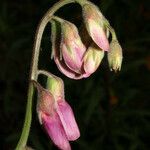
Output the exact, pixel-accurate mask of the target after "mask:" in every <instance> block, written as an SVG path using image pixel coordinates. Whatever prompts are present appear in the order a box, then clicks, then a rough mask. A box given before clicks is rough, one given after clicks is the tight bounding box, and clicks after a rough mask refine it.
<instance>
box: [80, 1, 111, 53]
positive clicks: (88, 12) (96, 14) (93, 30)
mask: <svg viewBox="0 0 150 150" xmlns="http://www.w3.org/2000/svg"><path fill="white" fill-rule="evenodd" d="M82 8H83V18H84V21H85V24H86V28H87V30H88V32H89V35H90V36H91V38H92V39H93V41H94V42H95V43H96V44H97V45H98V46H99V47H100V48H101V49H102V50H104V51H108V50H109V42H108V39H107V36H106V33H105V32H106V29H105V25H104V17H103V14H102V13H101V12H100V10H99V9H98V7H97V6H95V5H94V4H93V3H87V4H84V5H83V7H82Z"/></svg>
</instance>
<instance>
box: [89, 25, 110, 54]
mask: <svg viewBox="0 0 150 150" xmlns="http://www.w3.org/2000/svg"><path fill="white" fill-rule="evenodd" d="M91 36H92V39H93V41H94V42H95V43H96V44H97V45H98V46H99V47H100V48H101V49H102V50H104V51H108V50H109V42H108V39H107V37H106V34H105V32H104V30H103V29H102V28H101V27H99V28H95V29H94V28H93V30H92V33H91Z"/></svg>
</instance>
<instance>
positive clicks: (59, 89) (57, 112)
mask: <svg viewBox="0 0 150 150" xmlns="http://www.w3.org/2000/svg"><path fill="white" fill-rule="evenodd" d="M33 83H34V85H35V87H37V89H38V104H37V113H38V116H39V121H40V123H41V124H42V125H43V126H44V128H45V130H46V131H47V133H48V135H49V137H50V138H51V139H52V141H53V142H54V144H55V145H56V146H57V147H58V148H59V149H61V150H71V147H70V144H69V141H74V140H76V139H78V138H79V136H80V131H79V128H78V126H77V123H76V120H75V117H74V114H73V111H72V109H71V107H70V105H69V104H68V103H67V102H66V101H65V99H64V84H63V81H62V80H61V79H60V78H58V77H56V76H54V75H51V74H50V77H48V81H47V88H48V90H47V89H44V88H43V87H42V86H41V85H40V84H39V83H37V82H36V81H33Z"/></svg>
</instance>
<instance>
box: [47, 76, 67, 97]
mask: <svg viewBox="0 0 150 150" xmlns="http://www.w3.org/2000/svg"><path fill="white" fill-rule="evenodd" d="M47 89H48V90H49V91H50V93H51V94H52V95H53V96H54V98H55V100H57V99H60V98H62V99H64V83H63V81H62V79H61V78H59V77H56V76H55V77H48V78H47Z"/></svg>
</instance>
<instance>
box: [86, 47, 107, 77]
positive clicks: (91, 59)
mask: <svg viewBox="0 0 150 150" xmlns="http://www.w3.org/2000/svg"><path fill="white" fill-rule="evenodd" d="M103 57H104V51H103V50H101V49H100V48H99V47H98V46H97V45H95V44H92V45H91V46H90V47H89V48H88V50H87V52H86V53H85V56H84V59H83V61H84V70H85V75H87V76H88V75H90V74H92V73H93V72H95V71H96V70H97V68H98V67H99V65H100V63H101V61H102V59H103Z"/></svg>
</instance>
